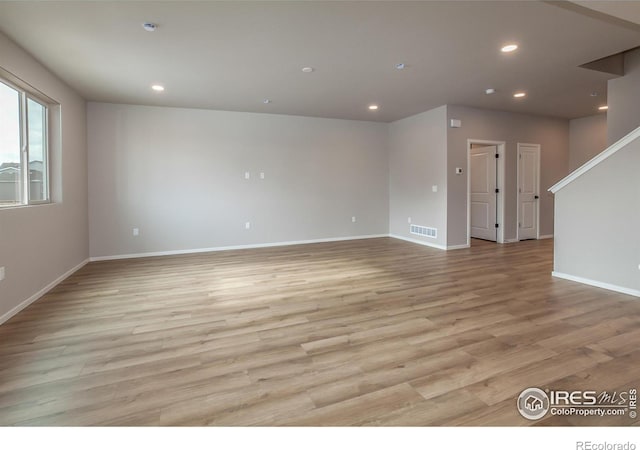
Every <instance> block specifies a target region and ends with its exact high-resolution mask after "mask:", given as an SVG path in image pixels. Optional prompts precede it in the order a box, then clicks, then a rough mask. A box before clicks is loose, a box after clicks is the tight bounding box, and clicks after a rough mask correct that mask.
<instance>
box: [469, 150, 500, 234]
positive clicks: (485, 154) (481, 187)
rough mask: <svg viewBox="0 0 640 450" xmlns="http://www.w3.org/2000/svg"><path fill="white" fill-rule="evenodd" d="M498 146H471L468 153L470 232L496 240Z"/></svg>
mask: <svg viewBox="0 0 640 450" xmlns="http://www.w3.org/2000/svg"><path fill="white" fill-rule="evenodd" d="M497 154H498V147H497V146H495V145H491V146H488V147H481V148H472V149H471V153H470V155H469V161H470V167H469V197H470V208H469V214H470V225H471V226H470V234H471V237H473V238H478V239H486V240H488V241H496V237H497V229H496V223H498V222H497V217H496V197H497V194H496V188H497V186H498V185H497V179H496V167H497V161H498V160H497V159H496V155H497Z"/></svg>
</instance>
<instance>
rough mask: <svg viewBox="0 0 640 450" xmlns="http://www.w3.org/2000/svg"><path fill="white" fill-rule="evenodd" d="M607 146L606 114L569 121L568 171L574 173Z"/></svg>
mask: <svg viewBox="0 0 640 450" xmlns="http://www.w3.org/2000/svg"><path fill="white" fill-rule="evenodd" d="M607 146H608V145H607V115H606V114H604V113H603V114H597V115H595V116H588V117H582V118H580V119H573V120H571V121H569V171H574V170H575V169H577V168H578V167H580V166H581V165H583V164H584V163H586V162H587V161H589V160H590V159H591V158H593V157H594V156H596V155H598V154H599V153H601V152H602V151H603V150H604V149H606V148H607Z"/></svg>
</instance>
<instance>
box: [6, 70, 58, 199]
mask: <svg viewBox="0 0 640 450" xmlns="http://www.w3.org/2000/svg"><path fill="white" fill-rule="evenodd" d="M48 144H49V139H48V107H47V105H46V104H45V103H43V102H41V101H39V100H38V99H36V98H35V97H33V96H32V95H31V94H29V93H28V92H26V91H23V90H21V89H19V88H16V87H13V86H12V85H10V84H8V83H7V82H4V81H1V80H0V208H1V207H5V206H16V205H33V204H38V203H47V202H48V201H49V165H48V162H49V161H48V160H49V158H48V156H49V145H48Z"/></svg>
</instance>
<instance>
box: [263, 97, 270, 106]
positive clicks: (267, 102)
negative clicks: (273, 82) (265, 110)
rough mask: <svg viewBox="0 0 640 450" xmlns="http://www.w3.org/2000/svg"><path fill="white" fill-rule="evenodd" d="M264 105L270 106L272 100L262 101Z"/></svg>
mask: <svg viewBox="0 0 640 450" xmlns="http://www.w3.org/2000/svg"><path fill="white" fill-rule="evenodd" d="M262 103H264V104H265V105H268V104H269V103H271V100H269V99H268V98H265V99H264V100H262Z"/></svg>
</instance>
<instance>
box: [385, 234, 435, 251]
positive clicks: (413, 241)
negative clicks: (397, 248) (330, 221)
mask: <svg viewBox="0 0 640 450" xmlns="http://www.w3.org/2000/svg"><path fill="white" fill-rule="evenodd" d="M389 237H392V238H394V239H400V240H402V241H407V242H412V243H414V244H419V245H424V246H426V247H432V248H437V249H439V250H447V247H446V246H444V245H440V244H432V243H431V242H426V241H419V240H417V239H412V238H408V237H404V236H399V235H397V234H390V235H389Z"/></svg>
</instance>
